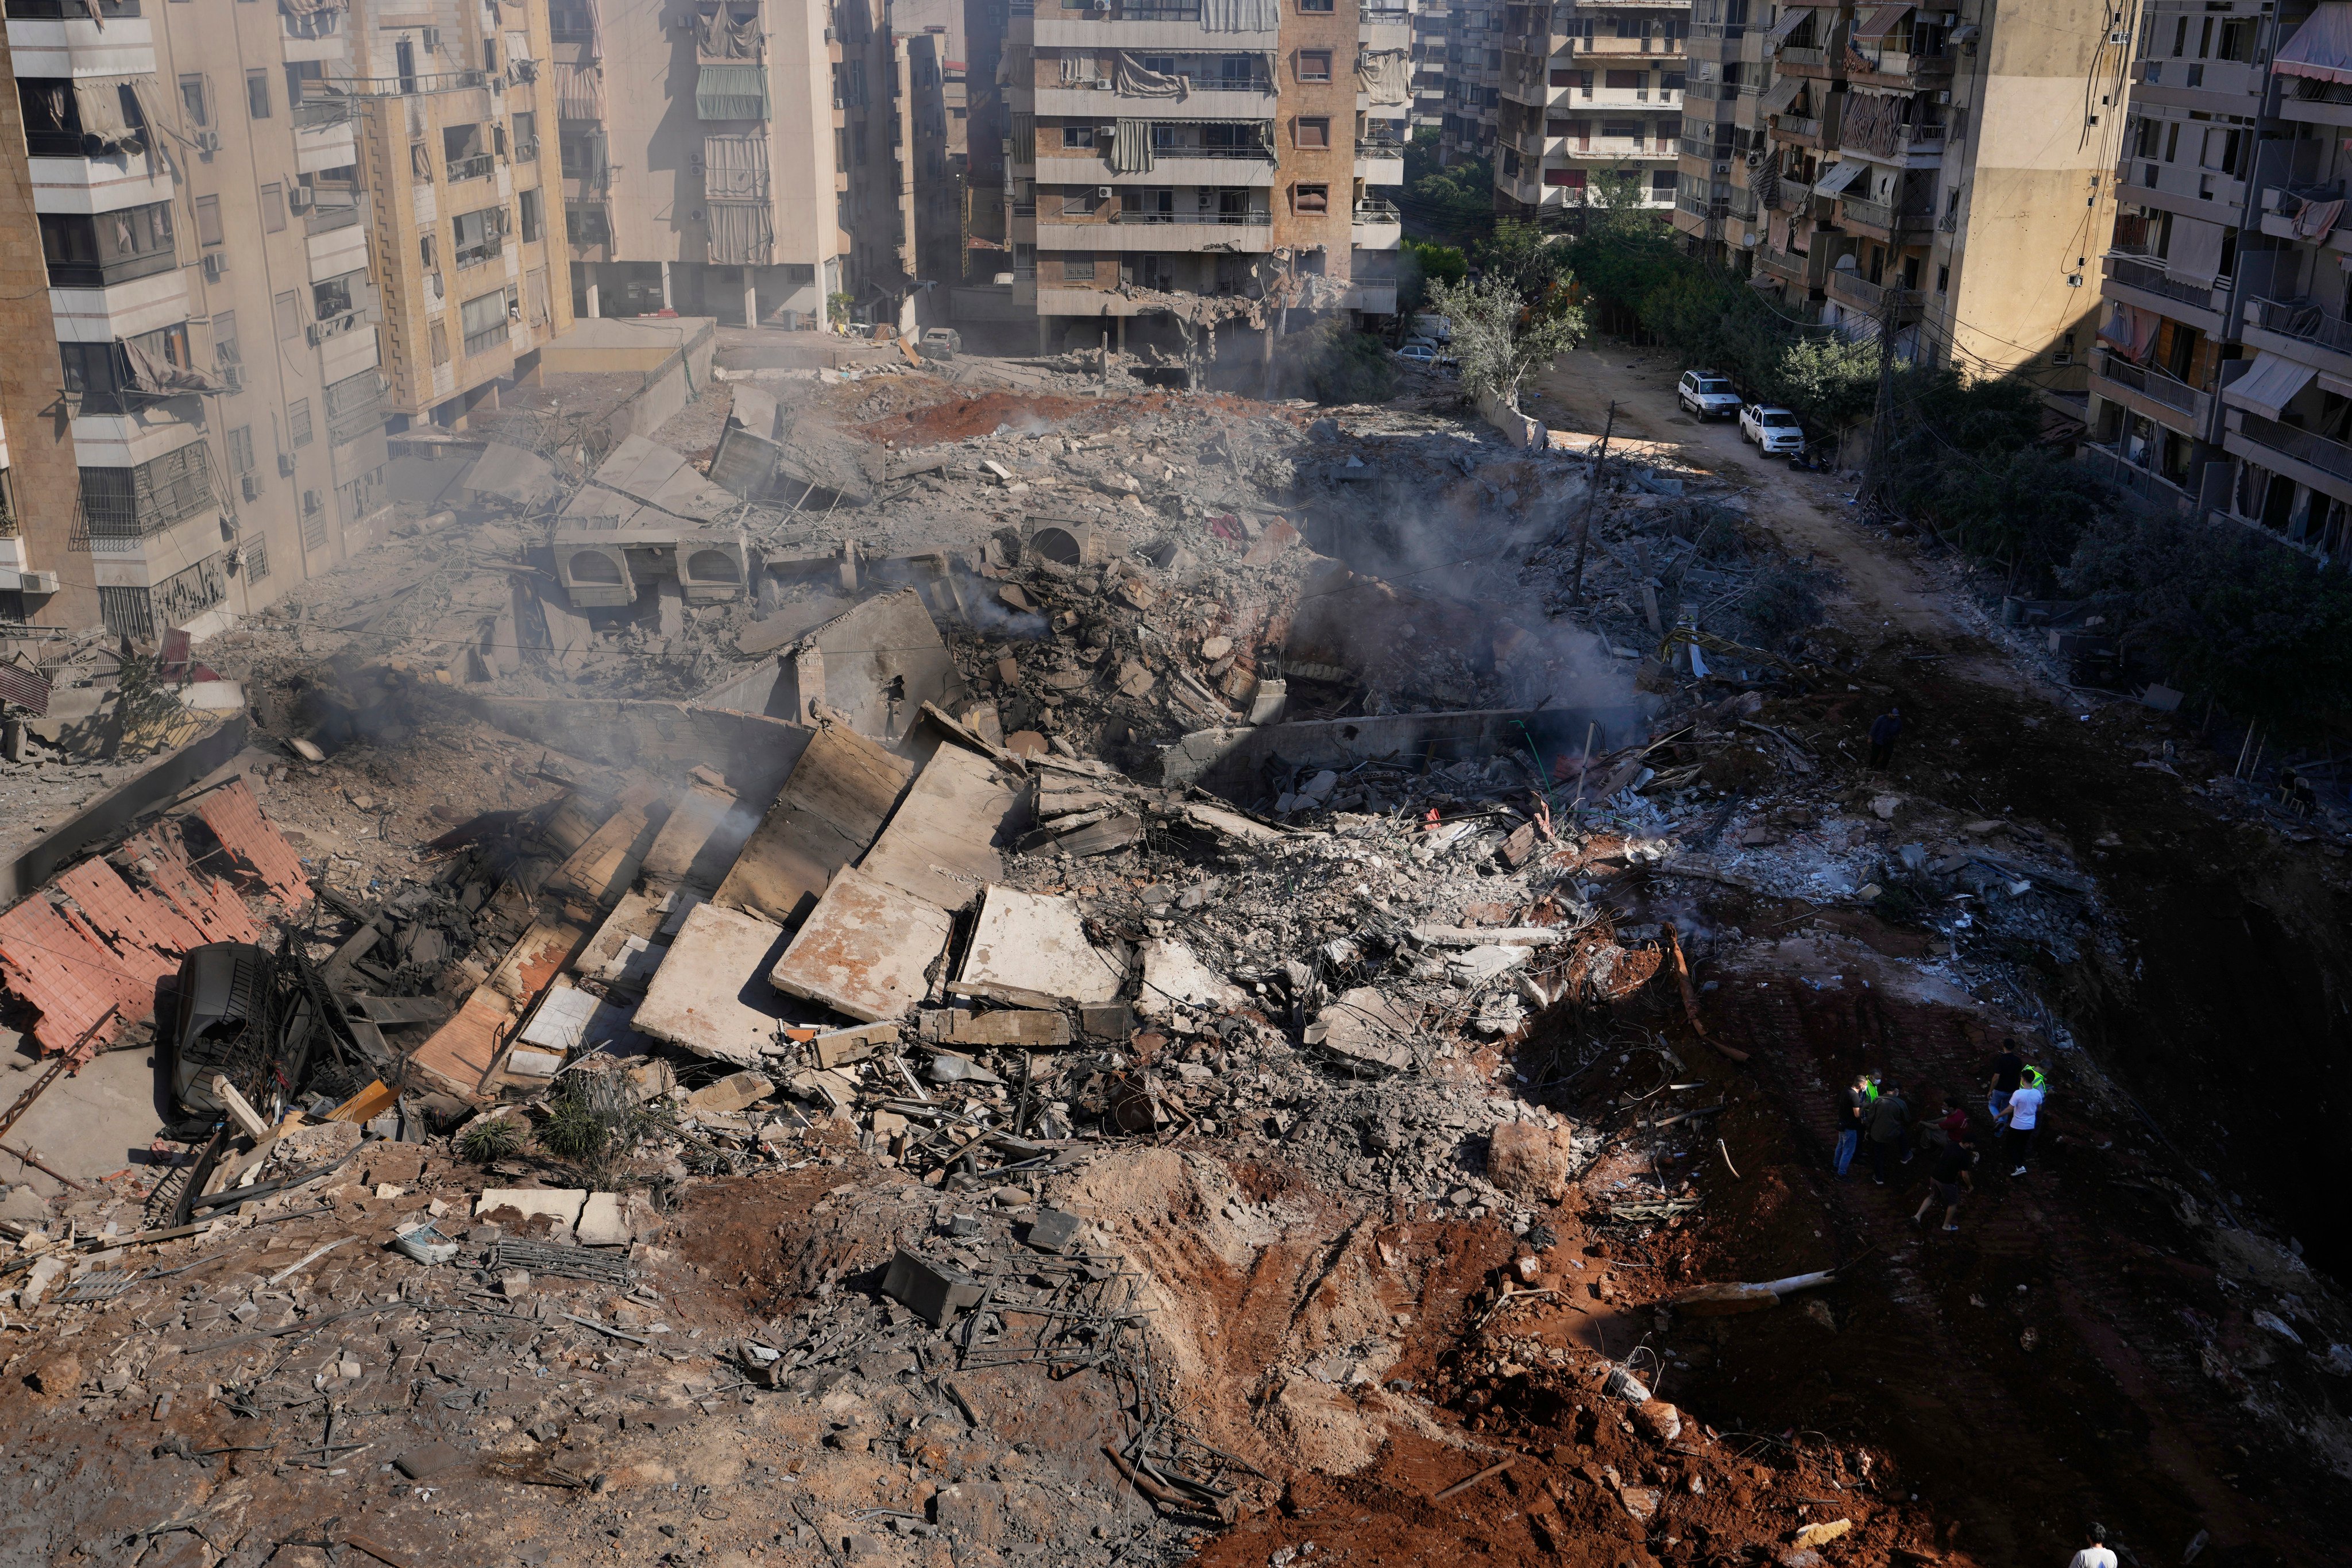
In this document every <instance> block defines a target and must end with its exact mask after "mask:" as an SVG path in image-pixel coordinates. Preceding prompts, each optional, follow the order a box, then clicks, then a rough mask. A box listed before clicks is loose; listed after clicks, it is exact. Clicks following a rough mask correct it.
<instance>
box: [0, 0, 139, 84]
mask: <svg viewBox="0 0 2352 1568" xmlns="http://www.w3.org/2000/svg"><path fill="white" fill-rule="evenodd" d="M7 27H8V48H9V51H10V53H11V54H12V55H13V56H14V57H15V58H14V59H13V61H12V63H13V65H14V66H15V68H16V79H17V80H18V81H24V80H26V79H27V78H62V77H93V76H149V75H152V74H153V72H154V69H155V38H154V33H153V31H152V24H151V23H150V22H149V21H148V20H147V19H146V18H145V17H143V16H141V15H140V14H139V0H93V3H91V4H89V5H85V4H83V0H8V5H7Z"/></svg>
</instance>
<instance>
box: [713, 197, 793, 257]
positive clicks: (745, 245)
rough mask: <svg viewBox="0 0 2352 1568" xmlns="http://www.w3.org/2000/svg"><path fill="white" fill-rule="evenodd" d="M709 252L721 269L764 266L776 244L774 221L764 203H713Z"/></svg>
mask: <svg viewBox="0 0 2352 1568" xmlns="http://www.w3.org/2000/svg"><path fill="white" fill-rule="evenodd" d="M705 210H706V212H707V214H708V216H709V223H710V241H709V251H710V259H711V261H712V262H713V263H715V264H717V265H719V266H722V267H765V266H767V265H768V263H769V260H770V258H772V255H773V252H774V249H775V244H776V225H775V219H774V217H773V216H772V214H771V213H770V211H769V207H768V204H767V203H765V202H712V203H711V204H710V205H709V207H708V208H707V209H705Z"/></svg>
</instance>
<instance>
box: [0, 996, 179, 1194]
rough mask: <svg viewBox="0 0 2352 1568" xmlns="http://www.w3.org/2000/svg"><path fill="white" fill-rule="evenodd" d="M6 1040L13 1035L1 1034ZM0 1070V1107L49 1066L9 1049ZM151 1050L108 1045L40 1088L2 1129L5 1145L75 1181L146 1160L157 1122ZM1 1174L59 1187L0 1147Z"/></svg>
mask: <svg viewBox="0 0 2352 1568" xmlns="http://www.w3.org/2000/svg"><path fill="white" fill-rule="evenodd" d="M8 1038H9V1040H11V1041H13V1040H14V1038H15V1037H14V1036H13V1035H12V1036H10V1037H8ZM0 1059H5V1062H6V1065H7V1069H8V1070H5V1071H0V1107H5V1106H8V1105H13V1104H15V1103H16V1097H17V1096H18V1095H20V1094H22V1093H24V1092H25V1090H26V1089H28V1088H30V1087H31V1086H32V1083H33V1080H34V1079H37V1077H39V1076H40V1074H41V1073H42V1072H43V1071H45V1070H46V1069H47V1067H48V1059H47V1058H33V1057H29V1056H24V1055H19V1054H17V1053H16V1052H14V1051H12V1052H10V1053H9V1054H8V1055H7V1056H6V1057H5V1058H0ZM160 1089H161V1086H160V1085H159V1083H158V1082H157V1075H156V1071H155V1054H154V1053H153V1052H152V1051H109V1052H108V1053H107V1054H106V1055H104V1056H102V1057H98V1058H93V1059H92V1060H90V1061H89V1062H88V1063H86V1064H84V1065H83V1067H82V1069H81V1071H80V1073H79V1075H76V1076H73V1077H67V1078H60V1079H58V1080H57V1081H56V1082H54V1083H52V1084H50V1085H49V1087H48V1088H47V1089H45V1090H43V1091H42V1094H41V1098H40V1099H38V1100H35V1101H34V1102H33V1108H32V1109H31V1110H27V1111H26V1112H25V1115H24V1119H23V1120H22V1121H18V1122H17V1123H16V1126H14V1127H12V1128H10V1129H9V1131H8V1142H9V1144H10V1146H11V1147H14V1148H17V1149H22V1150H23V1151H25V1152H26V1153H28V1154H30V1155H32V1156H33V1157H34V1158H35V1159H37V1160H39V1161H41V1162H42V1163H45V1164H49V1165H54V1166H56V1167H57V1168H58V1170H60V1171H63V1172H64V1173H66V1174H67V1175H68V1176H70V1177H72V1178H73V1179H74V1180H75V1181H77V1182H94V1181H96V1180H98V1179H99V1178H100V1177H101V1176H105V1175H110V1174H112V1173H114V1172H116V1171H120V1170H121V1169H123V1168H124V1167H125V1166H128V1165H138V1164H142V1163H146V1162H147V1161H148V1160H149V1159H150V1158H151V1156H150V1154H149V1152H148V1145H149V1143H150V1142H152V1140H153V1139H154V1137H155V1134H156V1133H157V1132H158V1131H161V1130H162V1128H163V1112H164V1102H163V1100H162V1098H161V1097H160ZM0 1181H5V1182H15V1183H18V1184H23V1185H26V1186H29V1187H30V1188H32V1190H33V1191H35V1192H36V1193H38V1194H41V1195H42V1196H44V1197H53V1196H55V1195H57V1194H58V1193H60V1192H63V1191H64V1190H65V1189H64V1188H63V1187H62V1186H60V1185H59V1184H58V1183H57V1182H56V1181H55V1180H53V1179H52V1178H51V1177H49V1176H48V1175H47V1173H44V1172H41V1171H37V1170H35V1169H33V1168H32V1167H31V1166H29V1165H27V1164H26V1163H24V1162H23V1161H22V1160H19V1159H18V1158H16V1156H15V1155H14V1154H8V1153H0Z"/></svg>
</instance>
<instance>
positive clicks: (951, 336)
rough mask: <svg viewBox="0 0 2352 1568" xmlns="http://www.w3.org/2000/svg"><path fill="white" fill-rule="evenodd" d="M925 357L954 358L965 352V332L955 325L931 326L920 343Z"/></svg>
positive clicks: (925, 331)
mask: <svg viewBox="0 0 2352 1568" xmlns="http://www.w3.org/2000/svg"><path fill="white" fill-rule="evenodd" d="M919 347H920V349H921V352H922V355H923V357H924V358H925V359H941V360H945V359H953V358H955V356H956V355H958V354H960V353H963V334H962V333H961V332H960V331H956V330H955V329H954V328H953V327H929V328H926V329H925V330H924V332H923V341H922V342H921V344H920V345H919Z"/></svg>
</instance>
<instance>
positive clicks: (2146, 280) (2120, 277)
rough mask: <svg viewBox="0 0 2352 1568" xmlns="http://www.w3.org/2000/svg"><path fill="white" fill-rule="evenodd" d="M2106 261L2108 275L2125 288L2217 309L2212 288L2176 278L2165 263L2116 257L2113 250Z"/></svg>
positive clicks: (2202, 308) (2187, 303)
mask: <svg viewBox="0 0 2352 1568" xmlns="http://www.w3.org/2000/svg"><path fill="white" fill-rule="evenodd" d="M2104 259H2105V262H2106V265H2107V276H2108V277H2109V278H2110V279H2113V280H2115V281H2116V282H2117V283H2120V284H2122V285H2123V286H2124V287H2125V288H2126V289H2139V290H2141V291H2142V292H2144V293H2148V294H2161V295H2163V296H2164V297H2165V298H2166V299H2168V300H2179V301H2180V302H2181V303H2182V304H2184V305H2194V306H2196V307H2197V308H2198V309H2200V310H2212V309H2214V304H2213V290H2212V289H2209V288H2207V287H2205V286H2204V285H2203V284H2200V283H2190V282H2187V281H2185V280H2183V279H2179V278H2175V277H2173V276H2172V275H2171V274H2170V273H2168V272H2167V271H2166V270H2165V269H2164V263H2162V262H2160V261H2144V260H2141V259H2139V258H2136V257H2129V256H2117V255H2116V254H2115V253H2114V252H2112V251H2110V252H2109V253H2108V254H2107V255H2106V257H2105V258H2104Z"/></svg>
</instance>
